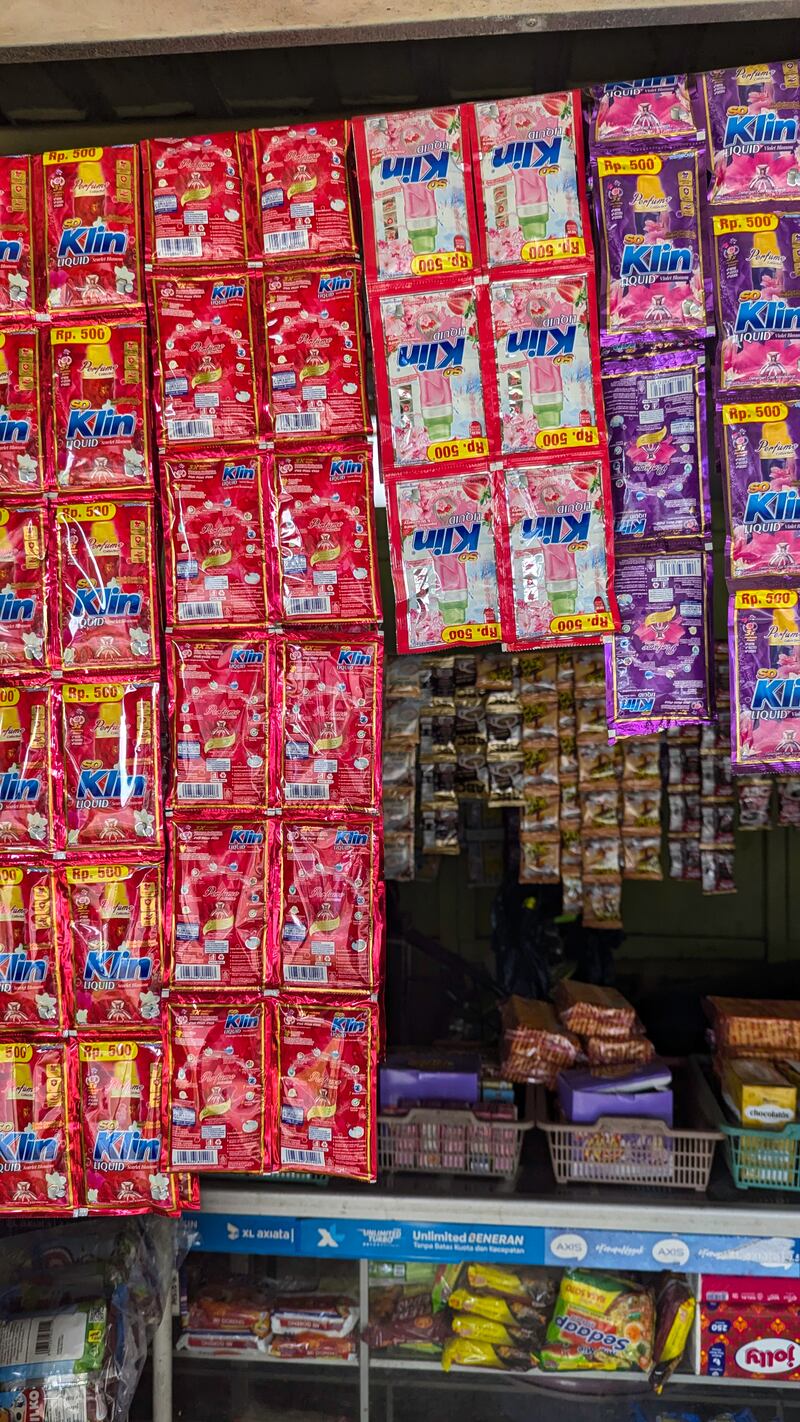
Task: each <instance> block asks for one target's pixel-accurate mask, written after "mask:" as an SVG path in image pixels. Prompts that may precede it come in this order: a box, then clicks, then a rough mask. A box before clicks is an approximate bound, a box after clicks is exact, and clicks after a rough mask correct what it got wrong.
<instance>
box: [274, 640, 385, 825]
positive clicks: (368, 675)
mask: <svg viewBox="0 0 800 1422" xmlns="http://www.w3.org/2000/svg"><path fill="white" fill-rule="evenodd" d="M268 654H269V660H270V697H269V701H270V770H271V779H270V787H269V803H270V807H271V808H273V809H280V808H284V809H290V808H294V809H298V808H309V807H312V806H313V807H314V808H315V809H317V810H323V811H331V810H334V811H341V810H377V809H378V807H379V805H380V794H381V750H380V733H381V709H382V708H381V681H382V669H383V640H382V637H381V636H380V635H379V634H375V633H372V634H364V633H360V634H358V635H356V634H354V635H353V636H352V637H351V638H350V639H349V640H348V641H346V642H345V641H341V640H340V639H338V638H336V637H335V636H333V635H327V636H313V637H312V636H311V635H304V636H300V635H299V634H295V635H293V636H290V635H289V634H285V635H280V636H274V637H271V638H270V640H269V645H268Z"/></svg>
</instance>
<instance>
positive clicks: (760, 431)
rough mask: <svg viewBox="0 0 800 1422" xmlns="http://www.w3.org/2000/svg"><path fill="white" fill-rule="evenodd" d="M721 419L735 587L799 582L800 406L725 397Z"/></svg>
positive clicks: (762, 396) (778, 397)
mask: <svg viewBox="0 0 800 1422" xmlns="http://www.w3.org/2000/svg"><path fill="white" fill-rule="evenodd" d="M753 397H757V398H753ZM717 418H718V438H719V446H718V447H719V451H720V465H721V469H722V487H723V492H724V494H725V512H726V523H727V539H726V544H725V552H726V568H727V575H728V578H729V580H730V581H732V582H734V583H744V582H747V581H751V582H752V583H753V584H754V585H758V586H759V587H763V586H767V587H769V586H771V585H772V584H773V583H777V582H784V581H787V580H788V581H791V580H793V579H796V578H798V577H800V475H799V474H798V450H800V399H792V397H791V392H790V391H788V390H787V391H784V390H777V391H775V390H772V391H770V390H764V391H761V390H750V391H743V392H742V396H741V398H740V397H738V396H737V395H735V394H732V393H729V394H727V395H720V396H719V398H718V402H717Z"/></svg>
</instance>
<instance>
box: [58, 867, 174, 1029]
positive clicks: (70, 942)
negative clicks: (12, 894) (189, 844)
mask: <svg viewBox="0 0 800 1422" xmlns="http://www.w3.org/2000/svg"><path fill="white" fill-rule="evenodd" d="M60 882H61V889H62V893H63V896H64V900H63V901H64V920H63V921H64V937H65V940H66V954H67V959H68V962H69V967H70V976H71V981H72V996H73V1004H72V1008H73V1013H74V1018H73V1020H74V1024H75V1026H77V1027H78V1028H84V1027H88V1028H89V1029H90V1030H92V1031H96V1030H99V1029H100V1028H103V1027H108V1028H111V1029H113V1030H114V1031H115V1032H120V1031H121V1032H123V1033H125V1032H130V1031H135V1030H136V1029H139V1028H140V1029H142V1030H147V1031H149V1032H151V1033H152V1032H153V1030H154V1029H156V1028H157V1027H158V1023H159V1021H160V1017H161V989H162V986H163V981H164V907H165V905H164V897H165V893H164V864H163V862H162V861H161V860H159V861H157V862H152V863H149V864H148V863H140V862H139V861H138V860H137V862H136V863H135V864H130V863H120V862H118V861H117V860H114V861H113V862H109V863H105V864H98V863H97V862H96V861H94V862H92V863H69V864H66V865H65V866H64V868H63V869H62V870H61V874H60Z"/></svg>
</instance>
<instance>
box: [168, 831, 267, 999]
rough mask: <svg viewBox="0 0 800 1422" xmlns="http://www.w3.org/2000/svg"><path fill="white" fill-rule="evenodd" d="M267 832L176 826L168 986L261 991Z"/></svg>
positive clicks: (262, 980)
mask: <svg viewBox="0 0 800 1422" xmlns="http://www.w3.org/2000/svg"><path fill="white" fill-rule="evenodd" d="M266 839H267V833H266V827H265V825H264V824H263V823H253V824H248V823H244V822H239V821H236V820H228V821H221V820H217V821H215V822H214V823H213V824H203V823H200V824H198V823H197V822H192V823H190V824H184V823H181V824H176V823H173V825H172V829H171V840H170V865H171V868H170V874H171V880H170V888H171V904H170V916H169V925H170V927H169V933H170V983H171V985H172V988H173V989H174V990H176V991H180V989H181V987H183V988H187V989H191V991H192V992H200V991H201V990H203V989H205V988H208V989H210V990H211V991H215V990H217V989H220V988H222V989H225V990H227V989H230V990H232V991H238V990H239V989H240V988H244V987H252V988H259V987H261V986H262V985H263V983H264V981H265V975H266V951H267V943H266V935H267V907H266V905H267V852H266Z"/></svg>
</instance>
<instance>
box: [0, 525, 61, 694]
mask: <svg viewBox="0 0 800 1422" xmlns="http://www.w3.org/2000/svg"><path fill="white" fill-rule="evenodd" d="M48 542H49V527H48V517H47V512H46V509H45V507H44V505H43V504H41V503H39V504H32V503H29V504H17V503H14V504H7V505H5V506H0V675H2V676H17V675H18V674H19V673H20V672H37V671H42V670H43V669H45V668H47V667H49V665H50V660H51V658H50V646H49V639H48V618H47V591H48V584H49V575H48V571H47V554H48Z"/></svg>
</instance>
